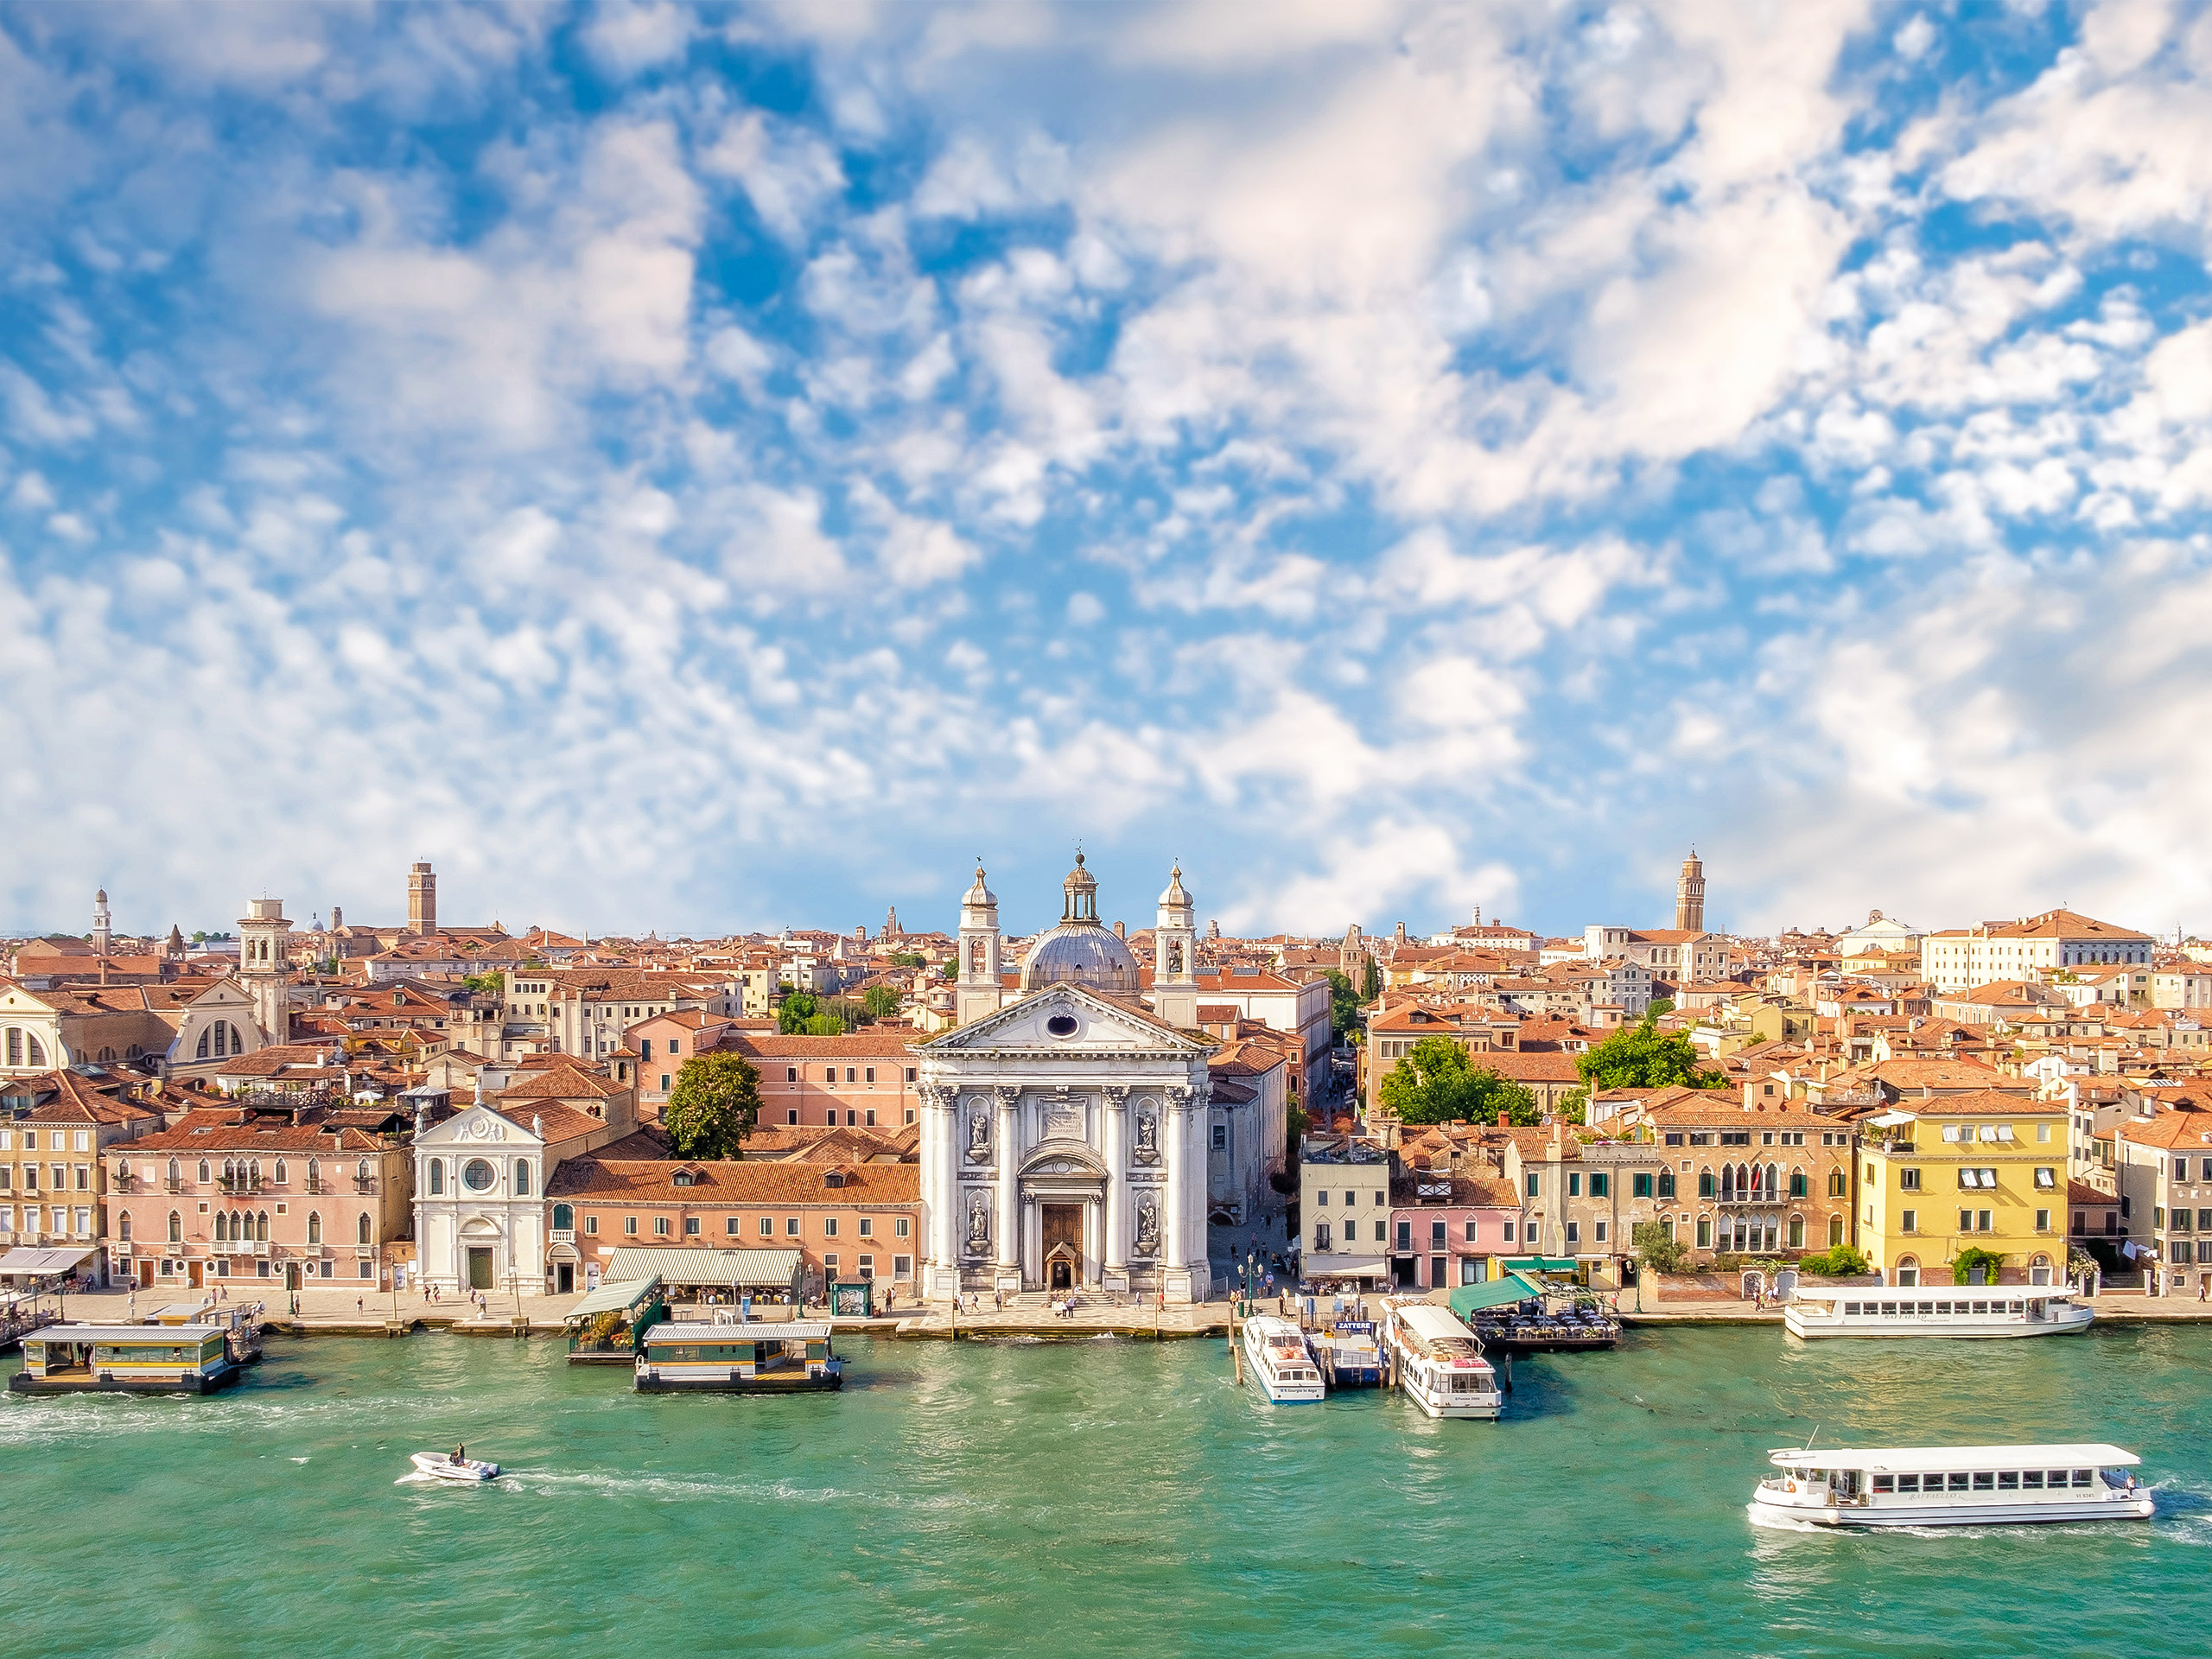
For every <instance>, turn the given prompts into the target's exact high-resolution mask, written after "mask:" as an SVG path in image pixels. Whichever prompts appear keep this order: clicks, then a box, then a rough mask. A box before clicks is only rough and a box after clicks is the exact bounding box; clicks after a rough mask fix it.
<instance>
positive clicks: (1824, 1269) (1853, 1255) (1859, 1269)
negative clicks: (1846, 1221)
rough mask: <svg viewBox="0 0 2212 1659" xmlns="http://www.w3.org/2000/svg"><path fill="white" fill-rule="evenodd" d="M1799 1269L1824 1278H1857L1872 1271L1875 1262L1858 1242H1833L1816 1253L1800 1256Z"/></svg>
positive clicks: (1801, 1271)
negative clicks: (1871, 1260) (1870, 1260)
mask: <svg viewBox="0 0 2212 1659" xmlns="http://www.w3.org/2000/svg"><path fill="white" fill-rule="evenodd" d="M1797 1270H1798V1271H1799V1272H1800V1273H1809V1274H1815V1275H1817V1276H1818V1277H1820V1278H1822V1279H1856V1278H1857V1277H1859V1274H1866V1273H1872V1271H1873V1270H1874V1264H1873V1263H1872V1262H1869V1261H1868V1260H1867V1259H1866V1253H1865V1252H1864V1251H1862V1250H1861V1249H1859V1247H1858V1246H1857V1245H1856V1244H1831V1245H1829V1246H1828V1248H1827V1249H1825V1250H1822V1251H1821V1252H1820V1253H1819V1254H1818V1255H1807V1256H1800V1257H1799V1258H1798V1261H1797Z"/></svg>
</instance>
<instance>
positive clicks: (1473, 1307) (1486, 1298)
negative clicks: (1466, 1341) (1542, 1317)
mask: <svg viewBox="0 0 2212 1659" xmlns="http://www.w3.org/2000/svg"><path fill="white" fill-rule="evenodd" d="M1542 1294H1544V1287H1542V1286H1541V1285H1539V1284H1537V1283H1535V1282H1534V1281H1531V1280H1528V1279H1523V1278H1522V1276H1521V1275H1520V1274H1517V1273H1509V1274H1506V1275H1505V1276H1504V1277H1503V1278H1502V1279H1493V1280H1491V1281H1490V1282H1489V1283H1488V1284H1482V1285H1461V1286H1459V1287H1458V1288H1457V1289H1455V1290H1454V1291H1453V1292H1452V1312H1453V1313H1457V1314H1458V1315H1459V1317H1460V1318H1461V1319H1465V1318H1466V1317H1467V1316H1468V1315H1469V1314H1471V1313H1480V1312H1482V1310H1483V1309H1484V1308H1486V1307H1503V1306H1505V1304H1506V1303H1508V1302H1525V1301H1529V1300H1533V1299H1534V1298H1536V1297H1539V1296H1541V1295H1542Z"/></svg>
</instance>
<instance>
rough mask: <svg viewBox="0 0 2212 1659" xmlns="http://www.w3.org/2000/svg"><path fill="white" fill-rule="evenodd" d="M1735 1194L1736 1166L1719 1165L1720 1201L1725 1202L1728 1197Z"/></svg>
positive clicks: (1732, 1196)
mask: <svg viewBox="0 0 2212 1659" xmlns="http://www.w3.org/2000/svg"><path fill="white" fill-rule="evenodd" d="M1735 1196H1736V1166H1735V1165H1733V1164H1723V1165H1721V1166H1720V1201H1721V1202H1722V1203H1723V1204H1726V1203H1727V1202H1728V1200H1729V1199H1731V1198H1734V1197H1735Z"/></svg>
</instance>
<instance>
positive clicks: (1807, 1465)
mask: <svg viewBox="0 0 2212 1659" xmlns="http://www.w3.org/2000/svg"><path fill="white" fill-rule="evenodd" d="M1767 1461H1768V1462H1769V1463H1771V1464H1772V1465H1774V1466H1775V1469H1776V1471H1777V1472H1776V1473H1775V1474H1773V1475H1771V1476H1770V1477H1768V1478H1766V1479H1764V1480H1763V1481H1761V1482H1760V1483H1759V1484H1758V1488H1757V1490H1755V1491H1753V1492H1752V1494H1751V1503H1750V1504H1749V1505H1748V1506H1747V1508H1748V1510H1749V1512H1750V1515H1751V1522H1752V1524H1753V1525H1755V1526H1764V1527H1782V1528H1785V1529H1805V1528H1812V1527H1990V1526H2016V1525H2018V1524H2019V1523H2021V1522H2030V1521H2139V1520H2143V1519H2146V1518H2147V1517H2148V1516H2150V1514H2151V1511H2152V1501H2151V1494H2150V1493H2149V1492H2148V1491H2145V1490H2144V1488H2143V1487H2142V1486H2141V1485H2139V1484H2138V1483H2137V1481H2136V1478H2135V1477H2134V1476H2133V1475H2132V1474H2130V1473H2128V1472H2127V1471H2129V1470H2130V1469H2132V1468H2133V1467H2134V1466H2135V1465H2137V1464H2139V1463H2140V1462H2142V1459H2140V1458H2139V1457H2137V1456H2136V1455H2135V1454H2134V1453H2133V1452H2125V1451H2122V1450H2121V1449H2120V1447H2119V1446H2104V1445H2083V1446H1900V1447H1896V1448H1894V1449H1885V1450H1878V1451H1866V1450H1858V1451H1853V1450H1849V1449H1845V1450H1840V1451H1832V1452H1815V1451H1812V1450H1810V1449H1809V1448H1808V1449H1802V1450H1801V1449H1799V1448H1797V1447H1795V1446H1784V1447H1783V1448H1782V1449H1780V1450H1778V1451H1774V1452H1768V1453H1767Z"/></svg>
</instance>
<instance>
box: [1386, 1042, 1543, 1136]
mask: <svg viewBox="0 0 2212 1659" xmlns="http://www.w3.org/2000/svg"><path fill="white" fill-rule="evenodd" d="M1383 1104H1384V1105H1385V1106H1387V1107H1389V1109H1391V1110H1392V1111H1394V1112H1395V1113H1396V1114H1397V1115H1398V1118H1399V1121H1400V1122H1405V1123H1450V1122H1455V1121H1458V1120H1460V1119H1465V1121H1467V1122H1471V1123H1472V1122H1496V1121H1497V1115H1498V1114H1499V1113H1500V1112H1503V1113H1505V1114H1506V1115H1507V1117H1508V1119H1509V1120H1510V1122H1515V1123H1520V1124H1524V1125H1526V1124H1531V1123H1535V1122H1539V1121H1540V1120H1541V1117H1542V1114H1541V1112H1540V1111H1538V1110H1537V1108H1536V1097H1535V1096H1534V1095H1532V1094H1530V1093H1529V1091H1528V1090H1526V1089H1524V1088H1522V1086H1521V1085H1520V1084H1517V1083H1514V1082H1512V1081H1510V1079H1508V1078H1505V1077H1499V1076H1498V1075H1497V1072H1495V1071H1478V1069H1477V1068H1476V1066H1475V1065H1474V1062H1473V1061H1471V1060H1470V1059H1469V1058H1467V1051H1466V1050H1465V1049H1464V1048H1462V1047H1460V1046H1459V1044H1457V1043H1455V1042H1453V1041H1452V1039H1450V1038H1449V1037H1424V1038H1422V1039H1421V1040H1420V1041H1419V1042H1417V1043H1415V1044H1414V1046H1413V1050H1412V1052H1410V1053H1408V1055H1407V1056H1406V1057H1405V1058H1403V1059H1402V1060H1400V1061H1399V1062H1398V1064H1397V1066H1396V1068H1395V1070H1394V1071H1390V1072H1389V1074H1388V1075H1387V1076H1385V1077H1383Z"/></svg>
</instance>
